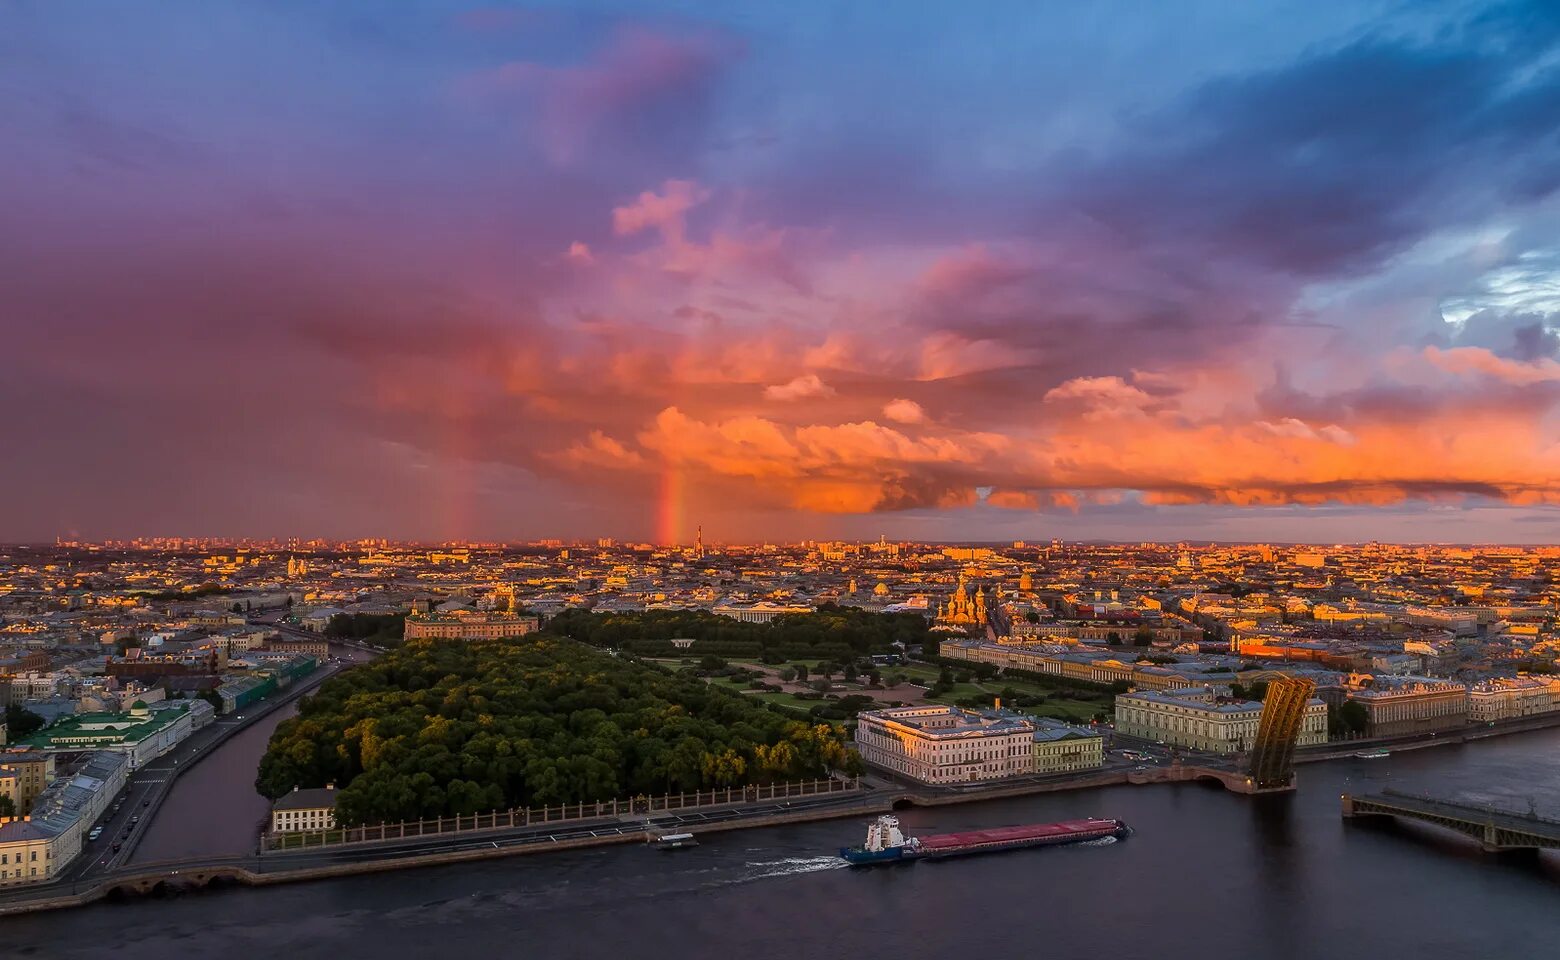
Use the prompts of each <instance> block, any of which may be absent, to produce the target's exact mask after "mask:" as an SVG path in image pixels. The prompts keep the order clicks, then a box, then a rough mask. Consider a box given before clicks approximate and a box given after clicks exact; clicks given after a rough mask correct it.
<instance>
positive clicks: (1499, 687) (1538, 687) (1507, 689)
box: [1468, 677, 1560, 723]
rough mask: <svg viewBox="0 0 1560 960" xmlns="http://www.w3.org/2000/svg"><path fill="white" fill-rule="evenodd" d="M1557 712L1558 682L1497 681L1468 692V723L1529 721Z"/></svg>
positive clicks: (1529, 679)
mask: <svg viewBox="0 0 1560 960" xmlns="http://www.w3.org/2000/svg"><path fill="white" fill-rule="evenodd" d="M1557 708H1560V678H1557V679H1550V680H1540V679H1538V678H1537V677H1499V678H1492V679H1489V680H1480V681H1479V682H1478V683H1475V684H1474V685H1473V686H1471V687H1469V688H1468V720H1469V722H1470V723H1488V722H1490V721H1492V720H1509V719H1511V718H1513V717H1531V716H1533V715H1535V714H1540V713H1549V712H1550V711H1552V710H1555V709H1557Z"/></svg>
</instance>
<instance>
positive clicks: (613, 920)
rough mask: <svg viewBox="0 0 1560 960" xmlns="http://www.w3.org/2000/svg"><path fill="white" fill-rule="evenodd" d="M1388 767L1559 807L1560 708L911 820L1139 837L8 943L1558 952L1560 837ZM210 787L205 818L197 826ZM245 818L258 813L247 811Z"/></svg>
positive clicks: (204, 916) (577, 883) (751, 849)
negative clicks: (1472, 817) (1403, 806)
mask: <svg viewBox="0 0 1560 960" xmlns="http://www.w3.org/2000/svg"><path fill="white" fill-rule="evenodd" d="M1385 786H1395V787H1397V788H1399V789H1405V790H1419V791H1423V792H1430V793H1435V794H1438V795H1444V796H1460V797H1463V798H1465V799H1471V800H1481V801H1492V800H1502V801H1505V802H1507V803H1508V804H1511V805H1513V806H1516V807H1518V808H1521V807H1525V806H1526V804H1527V801H1528V799H1529V798H1531V799H1533V800H1534V801H1535V803H1536V805H1537V808H1538V810H1539V811H1540V812H1541V813H1546V814H1549V815H1560V730H1550V731H1541V732H1536V733H1529V734H1521V735H1515V736H1509V737H1503V738H1497V739H1493V740H1486V741H1483V742H1480V743H1476V744H1472V745H1464V746H1450V747H1440V748H1437V749H1433V750H1421V751H1416V752H1411V753H1402V754H1395V755H1393V756H1392V757H1390V758H1388V759H1383V760H1344V761H1337V762H1331V763H1324V764H1312V765H1307V766H1305V767H1302V768H1301V788H1300V790H1299V791H1298V792H1296V793H1295V794H1293V795H1290V796H1287V797H1278V798H1261V799H1252V798H1248V797H1241V796H1236V795H1234V794H1230V793H1226V792H1224V791H1223V790H1222V789H1220V788H1218V787H1215V786H1211V785H1205V784H1180V785H1159V786H1152V787H1125V786H1123V787H1109V788H1103V789H1098V790H1092V791H1086V792H1076V793H1065V794H1049V795H1042V796H1037V797H1033V798H1025V799H1020V800H1006V801H994V802H989V803H981V804H970V805H965V806H959V807H950V808H943V809H938V810H911V811H906V812H904V813H903V814H902V820H903V822H904V823H905V825H906V827H907V832H910V833H926V832H935V831H947V830H956V829H963V828H971V827H977V826H992V825H999V824H1007V823H1021V822H1028V821H1041V820H1057V819H1063V818H1068V817H1076V816H1081V815H1098V816H1110V817H1120V818H1124V819H1126V820H1127V821H1128V822H1130V823H1131V824H1132V825H1133V826H1134V827H1136V828H1137V833H1136V835H1134V836H1133V837H1132V838H1131V839H1129V840H1126V841H1123V842H1118V843H1110V844H1102V845H1098V846H1076V847H1061V848H1054V849H1044V850H1027V851H1019V852H1013V853H1007V854H1000V855H993V856H987V857H977V858H970V859H962V860H951V861H945V862H936V863H918V864H911V865H904V866H897V867H887V868H877V869H866V870H859V869H847V868H841V867H840V866H839V865H838V863H837V861H835V860H834V859H833V858H831V857H830V856H829V852H830V851H831V850H832V849H833V848H835V847H838V846H839V845H841V844H845V843H854V842H857V841H858V840H859V839H860V834H861V833H862V832H863V828H864V824H863V823H860V822H857V821H852V820H843V821H833V822H823V823H813V824H805V825H801V826H795V827H784V828H772V829H764V830H754V831H747V832H736V833H729V834H718V835H717V834H712V835H709V836H708V837H707V838H706V839H705V841H704V843H703V845H702V846H700V847H698V848H696V849H693V850H687V851H680V852H671V853H668V852H658V851H654V850H651V849H647V848H644V847H639V846H630V847H618V848H606V849H597V850H587V851H575V852H565V853H559V854H548V855H541V856H526V857H517V858H513V859H508V860H495V861H489V862H486V863H479V864H471V865H454V866H449V867H435V868H429V869H426V870H417V871H406V872H400V873H392V874H384V875H378V876H370V877H361V878H351V879H344V880H339V881H329V882H323V883H315V884H298V885H287V886H281V887H274V888H267V889H244V888H237V889H228V890H222V891H214V892H206V893H199V894H191V895H186V896H183V897H178V898H174V899H170V900H164V901H148V900H143V901H131V902H126V903H116V904H107V903H105V904H99V905H95V906H91V907H87V908H84V909H81V910H77V911H70V912H60V913H54V914H41V915H36V916H29V917H21V918H16V919H11V920H6V921H3V922H0V940H3V941H4V942H5V943H6V945H7V952H6V956H8V957H24V956H25V957H43V958H54V957H59V958H96V957H99V956H102V955H104V953H105V952H108V951H112V953H113V955H114V956H115V958H116V960H153V958H156V960H167V958H168V957H170V956H206V955H220V956H228V957H239V958H241V957H252V956H282V957H287V958H288V960H310V958H329V960H342V958H349V957H374V958H375V960H403V958H404V960H422V958H431V957H455V956H473V957H524V958H528V960H529V958H544V960H545V958H554V957H557V958H572V957H580V958H611V960H634V958H695V960H702V958H711V960H768V958H786V960H795V958H814V957H851V958H878V957H882V958H888V957H892V958H898V960H907V958H908V960H918V958H934V957H935V958H955V957H957V958H1007V957H1064V958H1074V957H1107V956H1108V957H1110V958H1112V960H1117V958H1120V960H1133V958H1153V960H1176V958H1181V957H1188V958H1189V957H1198V958H1203V957H1211V956H1225V955H1230V956H1244V957H1252V958H1269V957H1271V958H1283V960H1287V958H1313V957H1315V958H1328V960H1346V958H1355V957H1359V958H1371V960H1393V958H1398V957H1412V958H1414V960H1435V958H1443V957H1444V958H1457V960H1464V958H1469V957H1502V958H1527V957H1535V958H1536V957H1554V956H1556V955H1557V954H1560V859H1557V858H1556V856H1555V855H1554V854H1545V855H1543V856H1542V857H1533V856H1522V855H1509V854H1508V855H1501V856H1491V855H1487V854H1484V853H1481V852H1480V851H1479V849H1478V847H1477V846H1476V845H1474V844H1473V843H1471V842H1468V841H1464V840H1462V839H1459V838H1455V837H1452V836H1449V835H1444V834H1441V833H1438V832H1436V831H1434V830H1433V829H1431V828H1428V827H1420V826H1413V825H1399V824H1395V823H1393V822H1390V821H1375V820H1358V821H1351V822H1345V821H1344V820H1343V819H1342V818H1341V817H1340V816H1339V806H1338V795H1339V793H1341V792H1343V791H1346V790H1351V791H1359V792H1366V791H1371V790H1376V789H1379V788H1381V787H1385ZM222 813H223V811H222V810H221V809H220V808H219V807H217V806H213V807H211V808H208V809H206V810H204V811H195V812H191V813H190V814H189V816H190V818H191V820H190V829H192V830H193V829H199V819H200V817H203V816H221V815H222ZM242 815H243V816H245V817H247V816H248V812H247V811H243V812H242Z"/></svg>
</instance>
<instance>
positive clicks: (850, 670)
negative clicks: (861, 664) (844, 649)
mask: <svg viewBox="0 0 1560 960" xmlns="http://www.w3.org/2000/svg"><path fill="white" fill-rule="evenodd" d="M860 675H861V674H860V673H858V672H857V670H856V663H855V661H851V662H850V663H847V664H845V671H844V673H843V674H842V676H843V677H844V678H845V682H846V683H855V682H856V678H857V677H859V676H860Z"/></svg>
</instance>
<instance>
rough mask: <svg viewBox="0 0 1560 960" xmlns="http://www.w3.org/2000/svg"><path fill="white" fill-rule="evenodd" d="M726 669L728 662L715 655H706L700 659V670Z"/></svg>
mask: <svg viewBox="0 0 1560 960" xmlns="http://www.w3.org/2000/svg"><path fill="white" fill-rule="evenodd" d="M725 668H726V661H725V660H722V659H721V658H720V657H717V656H715V655H714V654H713V653H709V654H705V655H704V656H702V657H700V658H699V669H700V670H707V671H715V670H724V669H725Z"/></svg>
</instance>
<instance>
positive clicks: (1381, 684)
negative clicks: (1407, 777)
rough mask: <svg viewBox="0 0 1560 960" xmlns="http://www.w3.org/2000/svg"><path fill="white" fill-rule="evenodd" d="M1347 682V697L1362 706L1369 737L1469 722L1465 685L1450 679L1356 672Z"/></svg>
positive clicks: (1414, 731) (1456, 726)
mask: <svg viewBox="0 0 1560 960" xmlns="http://www.w3.org/2000/svg"><path fill="white" fill-rule="evenodd" d="M1349 686H1350V687H1351V688H1352V689H1350V690H1349V692H1348V694H1347V699H1349V700H1352V701H1354V702H1355V703H1358V704H1359V705H1360V706H1362V707H1364V708H1365V713H1366V716H1367V717H1368V723H1367V724H1366V727H1365V729H1366V732H1367V734H1368V735H1369V736H1372V737H1396V736H1404V735H1408V734H1415V733H1432V732H1436V731H1440V730H1457V729H1461V728H1462V727H1464V726H1466V725H1467V722H1468V688H1467V687H1465V686H1463V685H1462V684H1460V683H1457V682H1455V681H1452V680H1438V679H1435V678H1432V677H1377V676H1370V675H1367V674H1356V675H1354V676H1351V677H1350V678H1349Z"/></svg>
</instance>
